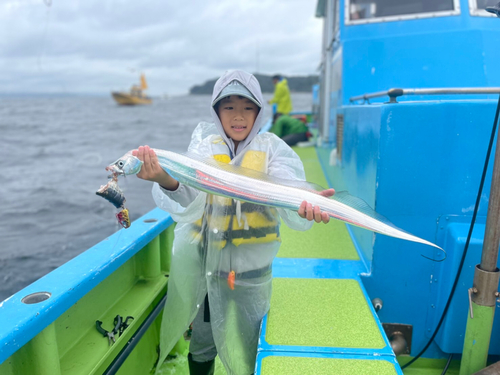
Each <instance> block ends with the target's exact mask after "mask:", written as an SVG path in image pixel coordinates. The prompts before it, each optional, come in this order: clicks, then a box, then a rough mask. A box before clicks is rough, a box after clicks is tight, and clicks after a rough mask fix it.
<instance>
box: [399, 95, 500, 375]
mask: <svg viewBox="0 0 500 375" xmlns="http://www.w3.org/2000/svg"><path fill="white" fill-rule="evenodd" d="M499 113H500V97H499V98H498V104H497V110H496V113H495V120H494V122H493V129H492V130H491V136H490V144H489V145H488V152H487V153H486V160H485V161H484V167H483V174H482V176H481V182H480V184H479V191H478V193H477V197H476V205H475V207H474V213H473V214H472V221H471V223H470V227H469V234H468V235H467V241H465V246H464V252H463V254H462V259H460V264H459V266H458V271H457V276H456V277H455V281H454V282H453V286H452V288H451V292H450V296H449V297H448V301H447V302H446V305H445V307H444V310H443V314H442V315H441V318H440V319H439V323H438V325H437V326H436V329H435V330H434V333H433V334H432V336H431V338H430V339H429V341H428V342H427V344H426V345H425V346H424V348H423V349H422V350H421V351H420V353H418V354H417V355H416V356H415V357H413V359H412V360H411V361H410V362H408V363H406V364H405V365H403V366H402V367H401V369H405V368H406V367H408V366H410V365H411V364H412V363H413V362H415V361H416V360H417V359H419V358H420V357H421V356H422V354H424V353H425V351H426V350H427V349H428V348H429V346H430V345H431V344H432V341H434V338H435V337H436V335H437V333H438V331H439V328H441V325H442V324H443V321H444V318H445V316H446V313H447V312H448V308H449V307H450V305H451V300H452V298H453V295H454V294H455V290H456V288H457V284H458V279H459V278H460V274H461V273H462V268H463V266H464V262H465V257H466V256H467V250H468V249H469V243H470V240H471V237H472V230H473V229H474V223H475V222H476V216H477V211H478V210H479V202H480V201H481V194H482V192H483V186H484V180H485V179H486V172H487V171H488V164H489V161H490V156H491V149H492V148H493V142H494V140H495V134H496V131H497V123H498V114H499Z"/></svg>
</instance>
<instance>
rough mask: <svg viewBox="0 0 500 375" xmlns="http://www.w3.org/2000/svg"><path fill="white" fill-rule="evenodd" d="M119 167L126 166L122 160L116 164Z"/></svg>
mask: <svg viewBox="0 0 500 375" xmlns="http://www.w3.org/2000/svg"><path fill="white" fill-rule="evenodd" d="M116 164H117V165H118V166H119V167H123V166H124V163H123V161H122V160H120V161H119V162H118V163H116Z"/></svg>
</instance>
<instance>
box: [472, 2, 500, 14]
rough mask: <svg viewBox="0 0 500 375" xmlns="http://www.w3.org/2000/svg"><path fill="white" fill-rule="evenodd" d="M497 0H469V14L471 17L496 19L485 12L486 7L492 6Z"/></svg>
mask: <svg viewBox="0 0 500 375" xmlns="http://www.w3.org/2000/svg"><path fill="white" fill-rule="evenodd" d="M497 3H498V0H469V5H470V14H471V15H473V16H482V17H496V15H495V14H493V13H490V12H487V11H486V10H485V8H486V7H491V6H494V5H496V4H497Z"/></svg>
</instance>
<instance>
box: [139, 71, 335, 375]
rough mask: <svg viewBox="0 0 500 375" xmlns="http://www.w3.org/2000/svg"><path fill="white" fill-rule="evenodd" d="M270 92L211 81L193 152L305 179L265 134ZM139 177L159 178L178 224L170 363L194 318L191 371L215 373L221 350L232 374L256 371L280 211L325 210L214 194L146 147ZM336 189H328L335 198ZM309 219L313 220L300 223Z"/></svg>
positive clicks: (238, 77)
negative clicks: (178, 176) (208, 116)
mask: <svg viewBox="0 0 500 375" xmlns="http://www.w3.org/2000/svg"><path fill="white" fill-rule="evenodd" d="M262 105H263V98H262V93H261V90H260V85H259V83H258V81H257V79H256V78H255V77H254V76H253V75H251V74H249V73H246V72H242V71H232V72H226V73H225V74H224V75H223V76H222V77H221V78H220V79H219V80H218V81H217V82H216V83H215V86H214V92H213V96H212V105H211V112H212V117H213V119H214V124H209V123H200V124H199V125H198V127H197V128H196V129H195V130H194V132H193V135H192V139H191V144H190V145H189V149H188V151H189V152H190V153H193V154H196V155H198V156H201V157H205V158H213V159H216V160H218V161H220V162H224V163H231V164H234V165H240V166H243V167H245V168H249V169H254V170H257V171H260V172H265V173H267V174H269V175H272V176H277V177H280V178H287V179H295V180H304V177H305V175H304V170H303V166H302V162H301V161H300V159H299V158H298V156H297V155H296V154H295V152H293V150H292V149H291V148H290V147H289V146H287V145H286V144H285V143H284V142H283V141H282V140H280V139H279V138H278V137H276V136H275V135H274V134H271V133H264V134H259V130H260V127H261V125H262V123H263V121H262V120H263V119H262V117H263V110H262ZM134 155H135V156H137V157H138V158H139V159H141V160H143V161H144V165H143V167H142V169H141V172H140V173H139V174H138V177H140V178H143V179H146V180H150V181H154V182H156V184H155V185H154V187H153V197H154V199H155V202H156V204H157V205H158V206H159V207H160V208H162V209H164V210H166V211H168V212H169V213H170V214H171V216H172V218H173V219H174V220H175V221H176V222H177V226H176V228H175V239H174V245H173V249H172V264H171V273H170V280H169V286H168V298H167V302H166V305H165V309H164V315H163V320H162V335H161V343H160V346H161V351H162V352H161V356H160V360H159V362H158V363H160V364H161V363H163V360H164V359H165V357H166V356H167V354H168V353H169V351H170V350H171V349H172V347H173V346H174V345H175V342H176V341H177V340H178V339H179V337H181V335H182V333H183V332H184V331H185V330H186V329H187V328H188V327H189V325H190V323H191V322H192V323H193V331H192V337H191V342H190V347H189V350H190V353H189V355H188V361H189V371H190V373H191V374H197V375H204V374H213V372H214V359H215V357H216V355H217V354H219V357H220V359H221V361H222V363H223V364H224V367H225V368H226V370H227V373H228V374H231V375H232V374H235V375H250V374H252V373H253V370H254V364H255V357H256V352H257V341H258V335H259V328H260V322H261V320H262V318H263V317H264V315H265V314H266V313H267V311H268V310H269V302H270V297H271V281H272V273H271V265H272V261H273V259H274V257H275V256H276V254H277V252H278V249H279V246H280V243H281V238H280V233H279V226H280V222H281V218H282V219H283V220H284V221H285V223H287V225H288V226H290V227H292V228H294V229H297V230H306V229H309V228H310V227H311V225H312V223H311V221H312V220H315V221H316V222H321V221H323V222H324V223H327V222H328V221H329V217H328V215H327V214H326V213H321V212H320V210H319V207H314V208H313V207H311V205H310V204H308V203H307V202H303V203H302V205H301V207H300V210H299V212H298V214H297V213H296V212H291V211H287V210H282V209H275V208H271V207H267V206H261V205H255V204H250V203H245V202H240V201H234V200H232V199H228V198H223V197H219V196H213V195H209V194H206V193H204V192H200V191H198V190H196V189H193V188H191V187H189V186H186V185H183V184H179V183H178V182H177V181H176V180H174V179H173V178H172V177H171V176H169V175H168V174H167V173H166V172H165V171H164V170H163V169H162V168H161V167H160V165H159V163H158V159H157V157H156V155H155V154H154V152H153V151H152V150H151V149H150V148H149V147H148V146H144V147H143V146H141V147H139V148H138V150H136V151H134ZM333 193H334V191H333V189H329V190H326V191H325V192H323V194H324V195H325V196H331V195H333ZM303 218H306V219H307V220H303Z"/></svg>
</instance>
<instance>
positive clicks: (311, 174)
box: [293, 147, 328, 189]
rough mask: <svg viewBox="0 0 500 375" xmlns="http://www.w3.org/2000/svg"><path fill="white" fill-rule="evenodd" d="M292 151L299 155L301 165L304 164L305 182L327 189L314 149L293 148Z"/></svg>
mask: <svg viewBox="0 0 500 375" xmlns="http://www.w3.org/2000/svg"><path fill="white" fill-rule="evenodd" d="M293 150H294V151H295V152H296V153H297V155H299V157H300V160H302V164H304V169H305V171H306V180H307V181H309V182H314V183H315V184H318V185H320V186H323V187H324V188H325V189H327V188H328V183H327V182H326V179H325V175H324V173H323V169H322V168H321V164H320V163H319V160H318V155H317V154H316V149H315V148H314V147H294V148H293Z"/></svg>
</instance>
